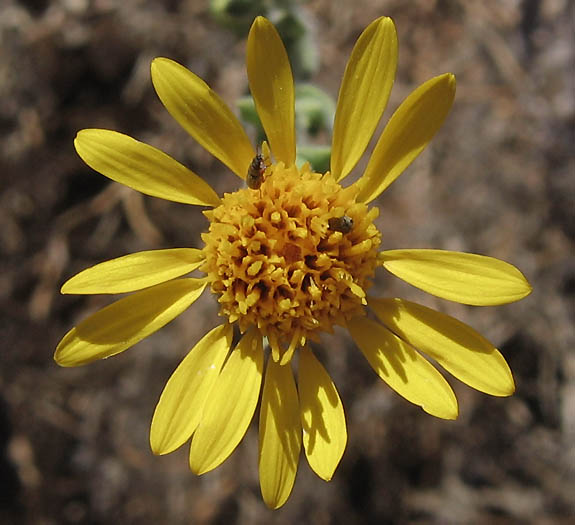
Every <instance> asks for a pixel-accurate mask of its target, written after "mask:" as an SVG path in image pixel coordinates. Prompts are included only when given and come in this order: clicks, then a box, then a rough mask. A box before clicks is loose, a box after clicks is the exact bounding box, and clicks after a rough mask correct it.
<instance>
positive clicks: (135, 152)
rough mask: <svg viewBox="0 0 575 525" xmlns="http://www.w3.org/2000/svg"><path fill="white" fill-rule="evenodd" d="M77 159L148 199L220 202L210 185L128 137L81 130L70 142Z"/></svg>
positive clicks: (195, 202) (191, 172) (160, 153)
mask: <svg viewBox="0 0 575 525" xmlns="http://www.w3.org/2000/svg"><path fill="white" fill-rule="evenodd" d="M74 146H75V147H76V151H77V152H78V155H80V157H81V158H82V160H83V161H84V162H85V163H86V164H87V165H88V166H90V167H91V168H93V169H95V170H96V171H98V172H100V173H101V174H102V175H105V176H106V177H108V178H110V179H112V180H114V181H116V182H119V183H121V184H124V186H128V187H130V188H133V189H134V190H138V191H139V192H141V193H145V194H146V195H151V196H152V197H160V198H161V199H166V200H169V201H175V202H183V203H185V204H199V205H202V206H217V205H218V204H219V202H220V199H219V197H218V195H217V194H216V192H215V191H214V190H213V189H212V188H211V187H210V185H209V184H208V183H207V182H206V181H204V180H203V179H201V178H200V177H198V176H197V175H196V174H195V173H194V172H193V171H190V170H189V169H188V168H186V167H185V166H183V165H182V164H180V163H179V162H177V161H176V160H174V159H173V158H172V157H170V156H169V155H166V154H165V153H164V152H163V151H160V150H159V149H156V148H154V147H152V146H149V145H148V144H144V143H143V142H139V141H137V140H135V139H133V138H132V137H129V136H128V135H123V134H122V133H118V132H116V131H109V130H106V129H83V130H82V131H80V132H78V135H77V136H76V139H75V140H74Z"/></svg>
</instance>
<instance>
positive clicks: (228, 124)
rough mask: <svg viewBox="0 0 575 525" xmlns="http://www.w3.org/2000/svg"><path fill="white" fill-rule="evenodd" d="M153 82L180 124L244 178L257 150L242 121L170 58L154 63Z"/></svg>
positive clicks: (206, 86)
mask: <svg viewBox="0 0 575 525" xmlns="http://www.w3.org/2000/svg"><path fill="white" fill-rule="evenodd" d="M152 83H153V84H154V88H155V89H156V93H157V94H158V96H159V97H160V100H161V101H162V103H163V104H164V106H166V109H167V110H168V111H169V112H170V115H172V117H174V118H175V119H176V120H177V121H178V122H179V123H180V125H181V126H182V127H183V128H184V129H185V130H186V131H187V132H188V133H189V134H190V135H191V136H192V137H194V139H195V140H196V141H197V142H199V143H200V144H201V145H202V146H203V147H204V148H206V149H207V150H208V151H209V152H210V153H211V154H212V155H213V156H214V157H216V158H217V159H219V160H220V161H221V162H223V163H224V164H225V165H226V166H227V167H228V168H230V169H231V170H232V171H233V172H234V173H235V174H236V175H238V176H240V177H241V178H242V179H244V178H245V177H246V174H247V172H248V168H249V165H250V162H251V161H252V159H253V157H254V156H255V151H254V148H253V146H252V145H251V143H250V140H249V138H248V136H247V135H246V132H245V131H244V129H243V128H242V125H241V124H240V122H239V120H238V119H237V118H236V117H235V115H234V114H233V113H232V112H231V111H230V109H229V108H228V106H227V105H226V104H225V103H224V102H223V101H222V99H221V98H220V97H218V95H216V93H215V92H214V91H212V90H211V89H210V87H209V86H208V85H207V84H206V83H205V82H204V81H203V80H202V79H201V78H199V77H198V76H196V75H194V74H193V73H192V72H191V71H188V70H187V69H186V68H185V67H184V66H181V65H180V64H178V63H177V62H174V61H173V60H169V59H168V58H156V59H155V60H154V61H153V62H152Z"/></svg>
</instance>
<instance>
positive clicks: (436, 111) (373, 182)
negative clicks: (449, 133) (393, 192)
mask: <svg viewBox="0 0 575 525" xmlns="http://www.w3.org/2000/svg"><path fill="white" fill-rule="evenodd" d="M454 97H455V77H454V76H453V75H452V74H451V73H446V74H444V75H441V76H438V77H435V78H432V79H431V80H428V81H427V82H425V83H424V84H422V85H421V86H419V87H418V88H417V89H416V90H415V91H413V93H411V94H410V95H409V96H408V97H407V98H406V99H405V100H404V101H403V102H402V104H401V106H399V108H398V109H397V111H396V112H395V113H394V114H393V115H392V117H391V119H390V120H389V122H388V123H387V126H385V129H384V130H383V133H382V134H381V137H380V138H379V141H378V142H377V145H376V146H375V149H374V151H373V154H372V156H371V159H370V160H369V164H368V165H367V169H366V170H365V173H364V174H363V175H362V177H361V179H359V180H358V181H357V183H356V184H358V185H359V187H360V191H359V194H358V196H357V200H358V201H360V202H366V203H367V202H370V201H372V200H373V199H375V198H376V197H377V196H378V195H379V194H380V193H381V192H382V191H383V190H385V189H386V188H387V187H388V186H389V185H390V184H391V183H392V182H393V181H394V180H395V179H397V177H399V175H400V174H401V173H402V172H403V170H404V169H405V168H407V167H408V166H409V165H410V164H411V163H412V162H413V160H415V158H416V157H417V156H418V155H419V154H420V153H421V152H422V151H423V149H424V148H425V147H426V146H427V144H428V143H429V141H430V140H431V139H432V138H433V136H434V135H435V133H437V131H438V130H439V128H440V127H441V125H442V124H443V121H444V120H445V117H447V114H448V113H449V110H450V108H451V104H452V103H453V99H454Z"/></svg>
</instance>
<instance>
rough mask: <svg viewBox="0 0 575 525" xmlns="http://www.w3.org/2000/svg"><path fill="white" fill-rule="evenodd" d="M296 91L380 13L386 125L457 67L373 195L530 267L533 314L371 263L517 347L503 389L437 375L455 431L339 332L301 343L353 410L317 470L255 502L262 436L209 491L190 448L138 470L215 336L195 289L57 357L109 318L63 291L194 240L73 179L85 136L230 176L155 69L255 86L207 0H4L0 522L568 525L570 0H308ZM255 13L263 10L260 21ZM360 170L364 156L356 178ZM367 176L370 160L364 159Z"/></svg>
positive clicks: (573, 480)
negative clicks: (388, 71)
mask: <svg viewBox="0 0 575 525" xmlns="http://www.w3.org/2000/svg"><path fill="white" fill-rule="evenodd" d="M301 9H302V10H303V11H302V13H303V15H304V18H305V20H306V23H307V24H308V25H309V30H310V33H309V35H310V36H311V37H312V39H313V40H314V41H315V43H316V45H317V49H318V52H319V59H320V63H319V69H318V70H317V72H316V73H315V74H314V75H313V76H312V78H311V80H312V81H313V82H314V83H315V84H316V85H319V86H321V87H322V88H323V89H325V90H326V91H327V92H328V93H330V94H331V95H332V96H334V97H336V96H337V91H338V87H339V81H340V78H341V76H342V73H343V70H344V67H345V61H346V59H347V57H348V55H349V53H350V51H351V48H352V46H353V43H354V41H355V39H356V38H357V36H358V35H359V34H360V32H361V30H362V29H363V28H364V27H365V26H366V25H367V24H368V23H369V22H370V21H371V20H373V19H374V18H376V17H377V16H380V15H383V14H385V15H388V16H391V17H393V18H394V20H395V22H396V25H397V29H398V35H399V43H400V61H399V67H398V76H397V80H396V84H395V87H394V90H393V94H392V97H391V101H390V109H388V110H387V111H386V115H385V117H384V120H386V119H387V118H388V117H389V116H390V115H391V111H392V110H393V109H394V108H395V107H397V104H398V103H399V102H400V101H401V100H402V99H403V98H404V97H405V96H406V95H407V94H408V93H409V91H411V90H412V89H414V88H415V87H416V86H417V85H418V84H419V83H421V82H423V81H425V80H427V79H428V78H429V77H431V76H434V75H437V74H440V73H443V72H446V71H451V72H453V73H455V74H456V76H457V81H458V91H457V97H456V103H455V105H454V107H453V109H452V111H451V114H450V116H449V118H448V120H447V121H446V123H445V125H444V127H443V129H442V130H441V132H440V133H439V134H438V136H437V137H436V139H435V140H434V142H433V146H432V147H430V148H429V149H428V150H427V151H426V152H425V153H424V154H423V155H421V157H420V158H419V159H418V160H417V161H416V162H415V163H414V164H413V165H412V166H411V167H410V168H409V169H408V170H407V171H406V172H405V173H404V174H403V175H402V177H401V178H400V179H399V180H398V181H397V182H396V183H395V184H394V185H393V186H392V187H391V188H390V189H389V190H388V191H387V192H385V194H383V195H382V196H381V197H380V198H379V199H378V201H377V202H376V203H375V204H377V205H378V206H380V207H381V214H380V217H379V219H378V225H379V227H380V228H381V231H382V232H383V235H384V246H385V247H386V248H402V247H429V248H443V249H454V250H463V251H472V252H477V253H483V254H486V255H491V256H495V257H498V258H501V259H505V260H507V261H509V262H512V263H513V264H515V265H517V266H518V267H520V268H521V269H522V271H523V272H524V273H525V275H526V276H527V277H528V278H529V280H530V281H531V283H532V284H533V287H534V291H533V294H532V295H531V296H530V297H528V298H527V299H526V300H524V301H522V302H520V303H516V304H512V305H507V306H503V307H498V308H471V307H465V306H461V305H457V304H454V303H447V302H446V301H441V300H436V299H433V298H430V297H427V296H425V294H423V293H422V292H419V291H417V290H415V289H413V288H411V287H409V286H407V285H402V284H401V283H398V281H397V279H395V278H393V277H392V276H391V275H388V274H385V272H384V271H381V273H378V276H377V278H376V282H375V286H374V289H375V290H376V292H379V293H380V294H381V295H386V296H395V295H400V296H402V297H407V298H410V299H414V300H418V301H420V302H422V303H424V304H428V305H430V306H433V307H435V308H438V309H440V310H442V311H445V312H447V313H449V314H451V315H454V316H456V317H458V318H459V319H461V320H463V321H464V322H466V323H468V324H470V325H472V326H473V327H475V328H476V329H478V330H480V331H481V332H482V333H483V334H484V335H486V336H487V337H488V338H489V339H490V340H492V341H493V342H494V343H495V344H496V345H497V346H498V347H499V348H500V349H501V351H502V352H503V354H504V355H505V356H506V358H507V359H508V361H509V363H510V365H511V367H512V369H513V371H514V375H515V380H516V383H517V392H516V394H515V395H514V396H513V397H511V398H507V399H497V398H491V397H489V396H486V395H483V394H480V393H478V392H475V391H473V390H471V389H469V388H467V387H466V386H464V385H462V384H459V383H457V382H456V381H455V380H454V381H451V383H452V385H453V387H454V389H455V391H456V393H457V394H458V397H459V400H460V417H459V419H458V420H457V421H456V422H446V421H441V420H436V419H434V418H432V417H431V416H428V415H426V414H425V413H423V412H422V411H421V410H420V409H418V408H417V407H414V406H411V405H410V404H408V403H407V402H405V401H404V400H403V399H401V398H399V397H398V396H397V395H395V394H394V393H392V392H391V391H390V390H389V389H388V388H386V387H385V386H384V385H383V384H382V383H381V382H380V381H379V380H378V379H377V378H376V376H375V375H374V374H373V372H372V371H371V369H370V368H369V366H368V365H367V363H366V362H365V361H364V359H363V357H362V356H361V354H360V352H358V351H357V349H356V348H354V345H353V343H352V342H351V340H350V339H349V338H348V337H347V336H346V335H345V333H344V331H343V330H341V331H338V332H336V334H335V336H334V337H326V338H325V339H324V344H323V350H321V349H319V348H316V350H318V352H319V354H320V356H321V358H322V360H323V362H324V363H325V365H326V367H327V368H328V370H329V371H330V373H331V374H332V376H333V377H334V379H335V381H336V384H337V385H338V388H339V391H340V394H341V396H342V398H343V402H344V405H345V408H346V414H347V419H348V425H349V443H348V448H347V451H346V454H345V455H344V458H343V461H342V463H341V465H340V467H339V469H338V471H337V472H336V475H335V477H334V479H333V481H332V482H330V483H329V484H328V483H324V482H322V481H320V480H319V479H317V478H316V476H315V475H314V474H313V473H312V472H311V471H310V469H309V468H308V466H307V465H306V464H305V460H302V462H301V465H300V471H299V473H298V479H297V481H296V486H295V489H294V491H293V494H292V497H291V499H290V500H289V501H288V503H287V504H286V505H285V507H283V508H282V509H281V510H279V511H276V512H271V511H269V510H267V508H266V507H265V506H264V505H263V503H262V502H261V498H260V495H259V486H258V480H257V429H256V428H255V427H253V426H252V428H251V429H250V431H249V432H248V435H247V438H246V439H245V440H244V442H243V443H242V444H241V445H240V447H239V449H238V450H237V451H236V453H234V454H233V456H232V457H231V458H230V460H229V461H228V462H226V463H225V464H224V465H223V466H222V467H220V468H219V469H217V470H216V471H214V472H212V473H210V474H207V475H205V476H203V477H201V478H198V477H196V476H195V475H193V474H192V473H190V472H189V470H188V467H187V457H186V451H185V450H183V449H182V450H180V451H178V452H176V453H174V454H172V455H170V456H167V457H155V456H153V455H152V454H151V452H150V450H149V445H148V428H149V422H150V419H151V416H152V413H153V409H154V406H155V403H156V401H157V398H158V396H159V394H160V392H161V390H162V388H163V385H164V383H165V381H166V380H167V378H168V377H169V375H170V373H171V371H172V370H173V369H174V368H175V366H176V365H177V364H178V362H179V360H180V359H181V357H182V356H183V355H184V354H185V352H186V351H187V350H188V349H189V348H190V347H191V346H192V344H193V343H194V342H195V341H196V340H197V339H198V338H199V337H200V335H202V333H203V332H204V331H205V328H206V326H214V325H215V324H216V323H217V308H216V305H215V301H214V299H213V297H211V296H210V295H209V294H207V293H206V294H205V295H204V296H203V297H202V298H201V299H200V301H199V302H198V303H196V304H195V305H194V307H193V308H192V309H191V310H190V311H189V312H187V313H186V314H184V315H182V316H181V317H180V318H179V319H178V320H177V321H175V322H174V323H172V324H171V325H170V326H169V327H167V328H165V329H163V330H162V331H160V332H159V333H158V334H156V335H154V336H153V337H151V338H149V339H147V340H145V341H144V342H142V343H140V344H139V345H137V347H135V348H133V349H132V350H130V351H128V352H126V353H124V354H122V355H120V356H117V357H116V358H113V359H110V360H107V361H105V362H100V363H96V364H92V365H90V366H87V367H82V368H79V369H60V368H58V366H56V365H55V364H54V362H53V361H52V353H53V350H54V348H55V346H56V344H57V342H58V340H59V338H60V337H61V336H62V335H63V334H64V333H65V332H66V331H67V330H68V329H69V328H70V327H71V326H72V325H73V324H74V323H75V322H77V321H78V320H79V319H81V318H83V317H84V316H86V315H87V314H88V313H89V312H92V311H94V310H95V309H97V308H98V307H99V306H102V305H104V304H107V301H108V300H107V299H106V298H102V297H89V298H81V297H70V296H68V297H63V296H60V295H59V291H58V290H59V287H60V285H61V283H62V282H63V281H64V280H65V279H66V278H68V277H69V276H70V275H72V274H73V273H75V272H77V271H79V270H80V269H82V268H85V267H87V266H89V265H91V264H94V263H96V262H99V261H102V260H105V259H108V258H112V257H116V256H119V255H122V254H125V253H129V252H133V251H138V250H145V249H154V248H164V247H173V246H198V245H199V244H198V243H199V234H200V233H201V232H202V231H203V230H204V229H205V228H206V224H207V223H206V221H205V219H204V218H203V216H201V214H200V213H199V211H198V210H197V209H193V208H190V207H187V206H184V205H180V204H173V203H168V202H166V201H161V200H158V199H153V198H148V197H142V196H140V195H139V194H136V193H135V192H133V191H131V190H126V189H125V188H122V187H120V186H118V185H115V184H110V183H109V182H108V180H107V179H105V178H104V177H102V176H99V175H97V174H95V173H94V172H92V171H91V170H90V169H89V168H87V167H86V166H85V165H84V164H83V163H82V162H81V161H80V159H79V158H78V157H77V156H76V154H75V152H74V149H73V145H72V142H73V138H74V135H75V133H76V132H77V130H79V129H82V128H87V127H101V128H110V129H116V130H119V131H122V132H124V133H128V134H131V135H133V136H136V137H137V138H139V139H141V140H144V141H146V142H149V143H152V144H154V145H155V146H158V147H160V148H162V149H164V150H165V151H167V152H169V153H170V154H172V155H173V156H174V157H176V158H177V159H178V160H180V161H181V162H183V163H185V164H187V165H188V166H190V167H191V168H192V169H194V171H196V172H197V173H199V174H201V175H202V176H204V177H206V178H207V179H208V180H209V181H210V183H211V184H212V185H213V186H214V187H215V188H216V189H217V190H218V192H220V193H221V192H222V191H226V190H232V189H235V188H237V186H238V179H237V178H236V177H235V176H234V175H231V174H230V173H229V172H227V171H226V169H225V168H224V167H223V166H222V165H221V164H219V163H218V162H217V161H215V160H214V159H212V158H211V157H210V155H208V154H207V153H205V152H204V151H203V150H202V149H201V148H200V147H199V146H198V145H197V144H195V143H194V142H193V140H192V139H190V138H189V137H188V136H187V135H186V133H185V132H184V131H182V130H181V129H180V128H179V127H178V125H177V124H176V123H175V122H174V121H172V120H171V118H170V116H169V115H168V113H167V112H166V111H165V110H164V109H163V107H162V106H161V104H160V102H159V101H158V99H157V97H156V95H155V93H154V91H153V88H152V85H151V82H150V78H149V63H150V60H151V59H152V58H153V57H155V56H168V57H171V58H173V59H176V60H178V61H180V62H181V63H183V64H185V65H187V66H188V67H189V68H190V69H192V70H193V71H194V72H195V73H197V74H199V75H200V76H201V77H202V78H204V79H205V80H206V81H207V82H208V83H209V84H210V85H211V86H212V87H213V88H214V89H216V91H218V92H219V93H220V94H221V95H222V96H223V97H224V98H225V99H226V100H227V101H228V102H229V103H230V104H233V103H234V101H235V100H236V99H237V98H238V97H240V96H242V95H244V94H245V93H246V89H247V82H246V75H245V69H244V52H245V34H244V36H238V35H237V34H234V33H232V32H231V31H230V30H229V29H228V28H226V27H224V26H222V25H221V24H220V23H218V22H217V21H216V20H215V19H214V17H213V16H211V15H210V13H209V10H208V7H207V4H206V3H205V2H203V1H199V0H197V1H194V0H188V1H181V2H178V1H173V0H165V1H161V2H160V1H154V0H126V1H123V2H114V1H113V0H61V1H58V2H57V1H54V2H50V1H48V0H26V1H24V0H22V1H20V2H17V1H16V0H4V2H2V4H1V6H0V37H1V46H0V133H1V136H2V140H1V141H0V224H1V228H0V253H1V258H0V301H1V302H0V304H1V306H0V308H1V310H0V311H1V316H0V341H1V350H0V456H1V459H0V486H1V487H2V490H0V522H1V523H7V524H34V525H35V524H42V525H51V524H58V525H60V524H72V523H81V524H110V523H121V524H148V523H166V524H184V523H186V524H188V523H194V524H219V523H226V524H234V523H237V524H264V523H265V524H291V523H306V524H307V523H310V524H338V523H342V524H343V523H346V524H347V523H362V524H364V523H365V524H375V523H378V524H380V523H400V524H402V523H441V524H443V523H446V524H451V523H453V524H462V523H463V524H491V523H494V524H507V523H510V524H512V523H537V524H558V523H572V520H573V519H575V503H574V501H575V354H574V352H573V348H574V342H575V334H574V328H573V326H574V317H575V309H574V302H573V296H574V292H575V260H574V258H573V254H574V250H573V246H574V240H575V217H574V210H575V202H574V201H575V164H574V157H573V145H574V143H575V140H574V139H575V131H574V114H575V94H574V93H575V76H574V64H575V61H574V57H575V41H574V36H573V35H574V34H575V33H574V31H573V29H574V28H573V20H574V11H573V6H572V4H571V3H570V2H568V0H546V1H544V0H523V1H519V0H517V1H514V2H502V1H495V0H493V1H488V2H479V1H470V2H464V1H463V0H432V1H426V0H416V1H412V2H403V1H401V0H388V1H375V0H373V1H368V0H355V1H354V2H346V1H344V0H311V1H309V2H305V3H303V4H302V5H301ZM270 16H271V15H270ZM363 165H365V164H363ZM357 171H358V173H359V172H360V171H361V166H360V167H359V169H358V170H357Z"/></svg>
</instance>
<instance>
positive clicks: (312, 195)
mask: <svg viewBox="0 0 575 525" xmlns="http://www.w3.org/2000/svg"><path fill="white" fill-rule="evenodd" d="M356 193H357V190H356V189H355V188H354V187H348V188H343V187H342V186H340V185H339V184H338V183H337V182H335V180H334V179H333V177H332V176H331V175H330V174H329V173H327V174H325V175H322V174H320V173H316V172H313V171H312V170H311V169H310V167H309V165H308V164H306V165H304V166H303V167H302V168H301V169H298V168H297V167H296V166H291V167H289V168H286V167H285V166H284V165H283V163H281V162H280V163H278V164H275V165H273V166H270V167H269V168H268V170H267V172H266V176H265V180H264V181H263V183H262V185H261V187H260V188H259V189H258V190H253V189H249V188H245V189H240V190H238V191H236V192H234V193H227V194H225V195H224V197H223V198H222V202H221V204H220V206H218V207H217V208H215V209H213V210H210V211H206V212H204V213H205V215H206V216H207V217H208V219H209V220H210V223H211V224H210V227H209V231H208V232H207V233H204V234H203V235H202V239H203V241H204V242H205V248H204V252H205V256H206V261H205V263H204V265H203V266H202V268H201V269H202V270H203V271H205V272H206V273H207V276H208V280H209V281H210V283H211V288H212V291H213V292H214V293H215V294H217V295H219V299H218V301H219V303H220V308H221V314H222V315H224V316H226V317H228V319H229V321H230V322H235V321H238V323H239V326H240V330H241V331H242V332H244V331H245V330H247V328H248V327H249V326H252V325H255V326H257V328H258V329H259V330H260V332H261V333H262V334H263V335H265V336H266V337H267V338H268V340H269V341H270V345H271V347H272V351H274V354H275V356H279V355H284V356H287V359H289V357H291V355H292V354H293V351H294V349H295V348H297V347H298V346H303V345H304V344H305V341H306V339H308V338H311V339H312V340H317V339H318V332H321V331H327V332H331V331H332V330H333V325H336V324H339V325H343V324H345V321H346V320H348V319H351V318H352V317H353V316H355V315H358V314H360V313H361V312H362V311H363V306H364V305H365V304H366V301H365V291H366V290H367V289H368V288H369V286H370V285H371V282H370V278H371V277H372V276H373V274H374V270H375V267H376V265H377V260H376V255H377V249H378V246H379V244H380V239H381V234H380V233H379V231H378V230H377V228H376V227H375V225H374V224H373V221H374V219H375V218H376V217H377V215H378V209H377V208H371V209H368V207H367V205H366V204H363V203H358V202H355V195H356ZM341 217H346V222H348V223H351V224H353V227H352V228H351V230H350V231H345V233H344V232H342V231H337V230H335V229H333V228H330V224H333V223H334V221H333V219H334V218H341ZM347 219H350V221H347ZM282 360H286V359H282Z"/></svg>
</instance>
